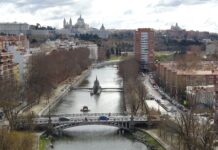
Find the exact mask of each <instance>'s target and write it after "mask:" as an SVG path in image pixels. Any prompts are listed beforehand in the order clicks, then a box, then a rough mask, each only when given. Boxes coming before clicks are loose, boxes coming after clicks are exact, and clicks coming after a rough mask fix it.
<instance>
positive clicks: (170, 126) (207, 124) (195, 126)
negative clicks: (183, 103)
mask: <svg viewBox="0 0 218 150" xmlns="http://www.w3.org/2000/svg"><path fill="white" fill-rule="evenodd" d="M159 134H160V136H161V137H163V138H164V139H165V140H167V139H168V141H169V142H171V145H174V148H175V149H178V150H213V149H214V140H215V138H216V133H215V130H214V124H213V123H212V122H211V120H210V119H209V118H202V117H199V116H197V115H194V114H193V113H192V111H190V112H183V113H180V114H179V115H178V116H177V117H175V118H173V119H170V118H169V117H168V116H165V117H163V119H162V123H161V124H160V132H159Z"/></svg>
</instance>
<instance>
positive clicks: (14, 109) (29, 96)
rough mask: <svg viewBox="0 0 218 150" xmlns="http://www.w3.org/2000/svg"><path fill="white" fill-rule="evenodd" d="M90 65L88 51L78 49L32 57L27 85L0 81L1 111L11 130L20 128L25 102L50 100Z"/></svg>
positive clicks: (12, 81)
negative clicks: (59, 88) (63, 85)
mask: <svg viewBox="0 0 218 150" xmlns="http://www.w3.org/2000/svg"><path fill="white" fill-rule="evenodd" d="M89 65H90V60H89V50H88V49H87V48H79V49H74V50H69V51H64V50H62V51H61V50H56V51H53V52H51V53H49V54H46V53H38V54H34V55H32V56H31V57H30V59H29V62H28V66H27V73H26V75H25V78H24V79H25V80H24V82H17V81H16V80H15V78H14V77H13V76H11V77H10V78H1V79H0V95H1V96H0V108H1V109H2V110H3V112H4V115H5V117H6V118H7V120H8V121H9V125H10V129H12V130H13V129H15V128H16V126H17V118H18V113H19V109H20V106H21V104H22V102H24V101H27V103H29V104H32V103H34V102H39V100H40V98H41V97H42V96H44V97H46V99H47V101H48V100H49V98H50V96H51V94H52V92H53V90H54V89H55V88H56V87H57V86H58V84H59V83H61V82H62V81H64V80H66V79H67V78H69V77H75V76H77V75H79V74H81V72H82V71H83V70H85V69H87V68H88V67H89Z"/></svg>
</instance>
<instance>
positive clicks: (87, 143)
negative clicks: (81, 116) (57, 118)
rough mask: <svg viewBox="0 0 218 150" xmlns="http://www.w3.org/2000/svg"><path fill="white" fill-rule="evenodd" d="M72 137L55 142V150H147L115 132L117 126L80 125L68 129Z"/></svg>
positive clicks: (142, 145)
mask: <svg viewBox="0 0 218 150" xmlns="http://www.w3.org/2000/svg"><path fill="white" fill-rule="evenodd" d="M66 132H67V134H68V135H71V136H72V138H69V139H67V140H66V139H64V140H59V141H57V142H55V144H54V149H55V150H87V149H88V150H147V148H146V146H145V145H144V144H142V143H139V142H137V141H134V140H133V139H128V138H125V137H123V136H122V135H118V134H117V128H114V127H107V126H94V125H93V126H80V127H74V128H71V129H68V130H67V131H66Z"/></svg>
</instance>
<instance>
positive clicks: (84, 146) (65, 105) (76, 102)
mask: <svg viewBox="0 0 218 150" xmlns="http://www.w3.org/2000/svg"><path fill="white" fill-rule="evenodd" d="M96 76H97V78H98V80H99V82H100V85H101V87H102V88H116V87H118V88H119V87H121V86H122V80H121V79H120V78H119V76H118V74H117V68H116V66H107V67H103V68H98V69H93V70H92V71H91V74H90V76H89V77H88V78H87V80H86V81H85V82H84V84H83V85H81V86H82V87H92V86H93V82H94V80H95V79H96ZM122 98H123V96H122V92H102V93H101V95H100V96H91V95H90V93H89V92H88V91H87V90H76V91H72V92H70V93H69V94H68V95H67V96H66V97H65V98H64V100H63V101H62V102H61V103H60V105H58V106H57V107H56V108H55V110H53V114H62V113H64V114H66V113H68V114H72V113H81V112H80V109H81V108H82V107H83V106H84V105H85V106H88V108H89V109H90V110H91V111H90V113H119V112H122ZM117 130H118V128H114V127H109V126H100V125H89V126H88V125H87V126H78V127H73V128H69V129H66V130H65V133H66V134H67V135H69V137H70V138H63V139H58V140H56V141H55V143H54V150H147V148H146V146H145V145H144V144H142V143H139V142H137V141H135V140H133V139H130V138H127V137H125V136H122V135H118V134H117Z"/></svg>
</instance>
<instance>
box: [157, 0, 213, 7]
mask: <svg viewBox="0 0 218 150" xmlns="http://www.w3.org/2000/svg"><path fill="white" fill-rule="evenodd" d="M213 1H214V0H160V1H159V3H158V4H157V5H156V6H163V7H177V6H180V5H198V4H204V3H209V2H213Z"/></svg>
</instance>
